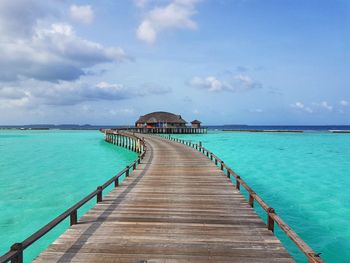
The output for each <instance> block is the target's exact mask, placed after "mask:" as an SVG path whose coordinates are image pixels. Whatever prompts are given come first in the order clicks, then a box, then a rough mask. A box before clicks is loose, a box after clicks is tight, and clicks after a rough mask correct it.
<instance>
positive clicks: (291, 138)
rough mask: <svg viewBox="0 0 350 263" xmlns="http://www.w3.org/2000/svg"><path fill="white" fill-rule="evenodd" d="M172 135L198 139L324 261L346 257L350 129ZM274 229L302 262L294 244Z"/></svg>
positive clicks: (349, 254) (349, 236)
mask: <svg viewBox="0 0 350 263" xmlns="http://www.w3.org/2000/svg"><path fill="white" fill-rule="evenodd" d="M176 137H180V138H182V139H189V140H193V141H194V142H197V141H202V142H203V146H204V147H206V148H208V149H209V150H210V151H212V152H213V153H215V154H216V155H218V157H220V158H221V159H222V160H224V161H225V162H226V163H227V164H228V165H229V166H230V167H231V168H232V169H233V170H235V171H236V172H237V173H238V174H239V175H240V176H241V177H242V178H243V179H244V180H245V181H246V182H247V183H248V184H249V185H250V186H251V187H252V188H253V190H254V191H255V192H257V193H258V194H259V195H260V196H261V197H262V198H263V199H264V200H265V201H266V202H267V203H268V204H269V205H270V206H271V207H274V208H275V210H276V211H277V213H278V214H279V215H280V216H281V217H282V218H283V219H284V220H285V221H286V222H287V223H288V224H289V225H290V226H291V227H292V228H293V229H294V230H295V231H296V232H297V233H298V234H299V235H300V236H301V237H302V238H303V239H304V240H305V241H306V242H307V243H308V244H309V245H310V246H311V247H312V248H313V249H314V250H315V251H316V252H322V257H323V259H325V260H326V261H327V262H349V261H350V224H349V222H350V190H349V189H350V134H331V133H326V132H306V133H250V132H209V133H208V134H204V135H181V136H176ZM258 212H259V213H260V214H261V215H263V218H264V219H265V217H266V215H265V214H264V213H262V212H261V210H258ZM277 234H278V235H279V237H280V238H281V239H282V240H283V241H284V244H285V245H286V246H287V248H288V250H289V251H291V252H292V253H293V255H294V256H295V257H296V259H297V260H298V261H300V262H304V261H305V260H304V257H303V256H302V255H300V253H298V249H297V248H296V247H295V246H294V245H293V244H292V243H291V242H289V241H288V240H287V239H286V238H285V236H284V235H282V234H281V233H279V232H277Z"/></svg>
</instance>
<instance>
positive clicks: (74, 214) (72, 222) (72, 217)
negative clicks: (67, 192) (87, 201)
mask: <svg viewBox="0 0 350 263" xmlns="http://www.w3.org/2000/svg"><path fill="white" fill-rule="evenodd" d="M77 223H78V211H77V210H74V211H73V212H72V213H71V214H70V225H71V226H72V225H76V224H77Z"/></svg>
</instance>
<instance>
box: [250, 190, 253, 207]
mask: <svg viewBox="0 0 350 263" xmlns="http://www.w3.org/2000/svg"><path fill="white" fill-rule="evenodd" d="M249 205H250V206H251V207H254V197H253V195H252V193H249Z"/></svg>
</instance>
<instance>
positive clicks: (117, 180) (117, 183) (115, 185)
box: [114, 177, 119, 187]
mask: <svg viewBox="0 0 350 263" xmlns="http://www.w3.org/2000/svg"><path fill="white" fill-rule="evenodd" d="M118 186H119V177H117V178H116V179H115V181H114V187H118Z"/></svg>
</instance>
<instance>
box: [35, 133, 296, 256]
mask: <svg viewBox="0 0 350 263" xmlns="http://www.w3.org/2000/svg"><path fill="white" fill-rule="evenodd" d="M145 140H146V143H147V148H148V151H147V154H146V156H145V158H144V159H143V162H142V163H141V164H140V165H139V166H138V167H137V169H136V170H135V171H134V172H133V173H132V174H131V176H129V177H128V178H127V179H126V180H125V181H124V182H123V183H122V184H121V185H120V186H119V187H117V188H115V189H113V190H112V191H111V192H110V193H109V194H108V195H106V196H105V197H104V199H103V201H102V202H101V203H98V204H96V205H95V206H94V208H92V209H91V210H90V211H89V212H88V213H86V214H85V215H84V216H83V217H82V218H81V219H80V221H79V223H78V224H77V225H73V226H72V227H70V228H69V229H68V230H67V231H66V232H65V233H64V234H62V235H61V236H60V237H59V238H58V239H57V240H56V241H55V242H54V243H53V244H51V245H50V246H49V248H48V249H47V250H45V251H44V252H43V253H41V254H40V255H39V256H38V258H37V259H36V262H148V263H151V262H167V263H168V262H169V263H170V262H294V261H293V259H292V258H291V256H290V255H289V254H288V252H287V251H286V250H285V249H284V247H283V246H282V245H281V243H280V241H279V240H278V239H277V238H276V237H275V236H274V235H273V234H272V232H270V231H269V230H267V229H266V225H265V224H264V222H263V221H262V219H260V217H259V216H258V215H257V214H256V213H255V212H254V210H253V209H252V208H251V207H250V206H249V205H248V202H247V201H246V200H245V199H244V197H243V196H242V195H241V193H240V192H239V191H237V190H235V188H234V187H233V186H232V184H231V183H230V182H229V179H227V177H226V176H224V174H223V172H222V171H221V170H220V169H219V168H217V167H216V166H215V165H214V164H213V163H212V162H210V160H208V159H207V158H206V157H205V156H204V155H202V154H201V153H199V152H198V151H196V150H194V149H192V148H190V147H187V146H185V145H182V144H179V143H176V142H172V141H169V140H165V139H162V138H159V137H151V136H145Z"/></svg>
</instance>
